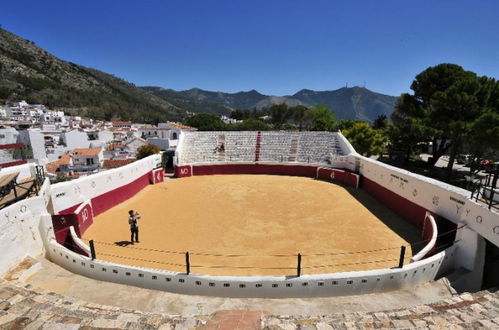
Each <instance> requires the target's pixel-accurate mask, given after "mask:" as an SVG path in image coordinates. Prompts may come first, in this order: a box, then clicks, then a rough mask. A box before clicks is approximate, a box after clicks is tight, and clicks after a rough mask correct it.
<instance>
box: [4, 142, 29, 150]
mask: <svg viewBox="0 0 499 330" xmlns="http://www.w3.org/2000/svg"><path fill="white" fill-rule="evenodd" d="M19 148H24V143H8V144H0V149H19Z"/></svg>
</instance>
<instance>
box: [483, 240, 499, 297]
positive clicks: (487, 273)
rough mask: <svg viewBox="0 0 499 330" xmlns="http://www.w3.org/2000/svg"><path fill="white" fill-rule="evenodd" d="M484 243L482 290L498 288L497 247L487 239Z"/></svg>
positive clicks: (498, 248) (498, 250)
mask: <svg viewBox="0 0 499 330" xmlns="http://www.w3.org/2000/svg"><path fill="white" fill-rule="evenodd" d="M485 242H486V246H485V265H484V267H483V281H482V289H489V288H493V287H497V286H499V247H498V246H496V245H494V244H492V243H491V242H489V241H488V240H487V239H486V240H485Z"/></svg>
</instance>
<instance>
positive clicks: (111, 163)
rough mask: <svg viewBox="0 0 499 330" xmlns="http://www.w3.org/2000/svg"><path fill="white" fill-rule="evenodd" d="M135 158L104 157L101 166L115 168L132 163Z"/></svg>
mask: <svg viewBox="0 0 499 330" xmlns="http://www.w3.org/2000/svg"><path fill="white" fill-rule="evenodd" d="M134 161H135V158H127V159H106V160H104V165H103V166H102V167H103V168H116V167H121V166H125V165H128V164H130V163H133V162H134Z"/></svg>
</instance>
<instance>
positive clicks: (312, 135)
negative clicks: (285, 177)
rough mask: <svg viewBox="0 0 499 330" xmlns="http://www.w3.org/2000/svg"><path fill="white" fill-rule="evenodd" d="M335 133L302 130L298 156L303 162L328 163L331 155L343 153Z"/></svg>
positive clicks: (298, 159) (299, 160)
mask: <svg viewBox="0 0 499 330" xmlns="http://www.w3.org/2000/svg"><path fill="white" fill-rule="evenodd" d="M342 154H343V152H342V151H341V147H340V145H339V142H338V139H337V138H336V134H335V133H331V132H302V133H301V134H300V139H299V143H298V158H297V161H298V162H301V163H314V164H327V163H328V162H329V158H330V156H331V155H342Z"/></svg>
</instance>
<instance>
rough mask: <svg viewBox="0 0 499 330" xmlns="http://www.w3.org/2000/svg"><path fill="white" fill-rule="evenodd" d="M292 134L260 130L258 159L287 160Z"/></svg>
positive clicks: (269, 160) (270, 160)
mask: <svg viewBox="0 0 499 330" xmlns="http://www.w3.org/2000/svg"><path fill="white" fill-rule="evenodd" d="M293 135H294V133H292V132H262V133H261V140H260V141H261V142H260V161H262V162H266V161H268V162H281V163H282V162H287V161H288V159H289V152H290V149H291V140H292V137H293Z"/></svg>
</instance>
